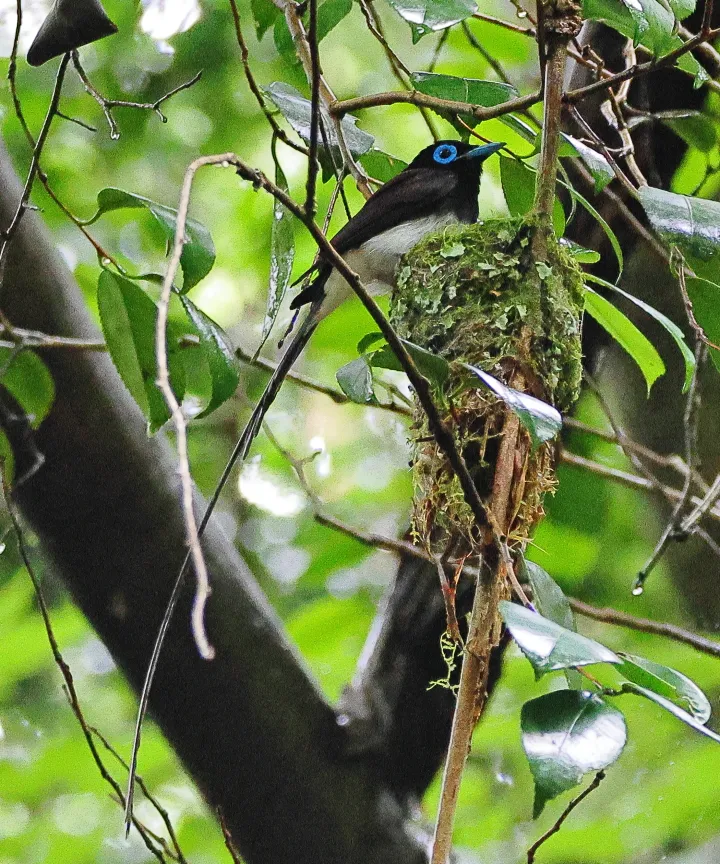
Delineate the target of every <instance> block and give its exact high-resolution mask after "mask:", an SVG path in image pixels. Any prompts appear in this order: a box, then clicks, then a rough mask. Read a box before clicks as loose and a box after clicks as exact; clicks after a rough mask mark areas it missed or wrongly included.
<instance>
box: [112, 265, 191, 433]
mask: <svg viewBox="0 0 720 864" xmlns="http://www.w3.org/2000/svg"><path fill="white" fill-rule="evenodd" d="M98 311H99V312H100V323H101V325H102V330H103V334H104V336H105V341H106V343H107V346H108V351H109V353H110V357H111V358H112V361H113V363H114V364H115V368H116V369H117V370H118V372H119V374H120V377H121V378H122V381H123V383H124V384H125V386H126V387H127V389H128V390H129V391H130V394H131V395H132V397H133V399H134V400H135V401H136V402H137V404H138V406H139V407H140V410H141V411H142V412H143V414H144V415H145V417H146V419H147V421H148V426H149V430H150V432H156V431H157V430H158V429H159V428H160V427H161V426H162V425H163V424H164V423H166V422H167V420H168V419H169V417H170V413H169V411H168V407H167V405H166V403H165V399H164V397H163V395H162V393H161V392H160V390H159V389H158V387H157V384H156V383H155V382H156V380H157V363H156V360H155V326H156V320H157V306H156V305H155V303H153V301H152V300H151V299H150V298H149V297H148V296H147V294H146V293H145V292H144V291H143V290H142V288H140V287H139V286H138V285H136V284H135V283H134V282H130V281H129V280H128V279H123V278H122V277H120V276H117V275H115V274H113V273H110V272H109V271H107V270H103V272H102V273H101V274H100V279H99V280H98ZM168 363H170V357H168ZM180 368H181V367H179V366H177V365H176V366H175V367H174V368H173V369H172V370H171V372H172V373H174V374H173V375H172V377H173V381H172V385H173V390H174V392H175V395H176V397H177V399H178V400H181V399H182V397H183V394H184V389H185V388H184V380H181V379H182V376H181V373H180V371H179V369H180Z"/></svg>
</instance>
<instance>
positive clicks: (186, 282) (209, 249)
mask: <svg viewBox="0 0 720 864" xmlns="http://www.w3.org/2000/svg"><path fill="white" fill-rule="evenodd" d="M97 204H98V209H97V213H95V215H94V216H93V217H92V219H89V220H88V221H87V223H85V224H87V225H92V223H93V222H96V221H97V220H98V219H99V218H100V217H101V216H102V215H103V214H104V213H110V212H112V211H113V210H128V209H131V210H137V209H142V210H147V211H148V212H149V213H152V215H153V216H154V217H155V220H156V221H157V223H158V224H159V225H160V227H161V228H162V229H163V233H164V234H165V237H166V240H167V244H168V248H170V247H171V246H172V244H173V242H174V240H175V220H176V218H177V210H173V209H172V207H166V206H165V205H164V204H158V203H157V202H156V201H151V200H150V199H149V198H144V197H143V196H142V195H135V194H134V193H132V192H126V191H125V190H124V189H116V188H114V187H107V188H105V189H102V190H101V191H100V192H99V193H98V196H97ZM185 235H186V236H185V245H184V246H183V251H182V255H181V256H180V266H181V267H182V271H183V287H182V290H183V293H185V292H186V291H189V290H190V289H191V288H192V287H193V286H194V285H197V283H198V282H199V281H200V280H201V279H203V278H204V277H205V276H207V274H208V273H209V272H210V271H211V270H212V268H213V264H214V263H215V246H214V244H213V240H212V237H211V236H210V232H209V231H208V230H207V228H206V227H205V226H204V225H202V224H201V223H200V222H197V221H196V220H195V219H187V220H186V223H185Z"/></svg>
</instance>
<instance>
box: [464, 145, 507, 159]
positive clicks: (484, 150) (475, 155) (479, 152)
mask: <svg viewBox="0 0 720 864" xmlns="http://www.w3.org/2000/svg"><path fill="white" fill-rule="evenodd" d="M504 146H505V142H504V141H500V142H492V143H491V144H483V145H482V146H481V147H474V148H473V149H472V150H469V151H468V152H467V153H466V154H465V155H464V156H461V157H460V158H461V159H480V160H484V159H487V158H488V156H492V154H493V153H497V151H498V150H502V148H503V147H504Z"/></svg>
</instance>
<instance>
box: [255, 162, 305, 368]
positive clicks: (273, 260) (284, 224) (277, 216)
mask: <svg viewBox="0 0 720 864" xmlns="http://www.w3.org/2000/svg"><path fill="white" fill-rule="evenodd" d="M275 183H276V185H277V186H278V187H279V188H280V189H282V190H283V192H288V191H289V190H288V183H287V180H286V178H285V174H284V172H283V170H282V168H281V167H280V163H279V162H276V163H275ZM294 261H295V232H294V230H293V215H292V213H290V211H289V210H287V209H286V208H285V207H284V206H283V205H282V204H281V203H280V201H278V199H277V198H273V220H272V227H271V228H270V285H269V287H268V296H267V304H266V307H265V318H264V319H263V327H262V334H261V336H260V344H259V345H258V348H257V351H256V353H257V354H259V353H260V350H261V349H262V347H263V345H264V344H265V342H266V340H267V338H268V336H269V335H270V331H271V330H272V328H273V324H274V323H275V319H276V318H277V314H278V312H279V311H280V306H281V304H282V301H283V297H284V296H285V292H286V291H287V288H288V285H289V284H290V276H291V275H292V268H293V262H294Z"/></svg>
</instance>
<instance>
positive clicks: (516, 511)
mask: <svg viewBox="0 0 720 864" xmlns="http://www.w3.org/2000/svg"><path fill="white" fill-rule="evenodd" d="M535 230H537V228H536V226H535V224H534V223H533V222H531V221H522V220H518V219H493V220H488V221H486V222H484V223H479V224H476V225H471V226H461V227H460V226H459V227H452V228H447V229H445V230H444V231H443V232H441V233H439V234H435V235H431V236H429V237H427V238H425V239H424V240H423V241H422V242H421V243H419V244H418V245H417V246H416V247H415V248H414V249H413V250H412V251H411V252H410V253H408V255H407V256H406V257H405V259H404V261H403V262H402V264H401V266H400V269H399V273H398V281H397V288H396V290H395V292H394V293H393V297H392V302H391V312H390V314H391V320H392V323H393V325H394V327H395V328H396V329H397V331H398V333H399V334H400V335H401V336H402V337H403V338H405V339H408V340H409V341H411V342H414V343H415V344H417V345H420V346H421V347H423V348H426V349H428V350H429V351H432V352H433V353H436V354H440V355H442V356H443V357H445V358H446V359H447V360H449V361H463V362H465V363H469V364H471V365H473V366H478V367H480V368H481V369H483V370H485V371H486V372H489V373H490V374H491V375H494V376H495V377H496V378H499V379H500V380H502V381H503V382H504V383H506V384H508V385H509V386H511V387H514V388H515V389H517V390H521V391H524V392H526V393H531V394H532V395H534V396H537V397H538V398H540V399H543V400H545V401H546V402H549V403H551V404H553V405H554V406H555V407H556V408H557V409H558V410H559V411H560V412H561V413H563V412H566V411H567V410H568V409H569V408H570V406H571V405H572V404H573V402H574V401H575V400H576V398H577V395H578V392H579V387H580V380H581V374H582V367H581V346H580V324H581V316H582V285H583V279H582V272H581V270H580V268H579V267H578V265H577V263H576V262H575V261H574V259H573V258H572V257H571V256H570V255H569V254H568V253H567V252H566V251H565V250H564V249H563V248H562V247H561V246H559V245H558V244H557V243H555V242H551V243H550V248H549V249H548V252H547V258H546V260H545V261H542V262H538V261H535V260H533V257H532V253H531V248H532V237H533V232H534V231H535ZM451 368H452V372H451V375H450V377H449V379H448V381H447V383H446V385H445V386H444V388H443V393H442V394H438V396H437V397H436V399H437V400H438V401H439V404H440V406H441V408H442V413H443V417H444V420H445V422H446V423H447V424H448V425H449V427H450V428H451V429H452V431H453V433H454V435H455V439H456V441H457V442H458V445H459V447H460V449H461V452H462V454H463V456H464V458H465V461H466V463H467V465H468V467H469V469H470V471H471V473H472V475H473V478H474V480H475V482H476V485H477V487H478V490H479V491H480V495H481V497H482V498H483V499H484V500H485V501H486V502H487V504H488V506H489V507H493V501H492V497H493V488H494V484H495V482H496V480H495V474H496V472H495V467H496V466H495V460H496V456H497V453H498V448H499V441H500V436H501V434H502V430H503V428H504V426H505V422H506V418H507V415H508V412H509V409H508V408H507V406H506V405H505V404H504V403H503V402H502V401H500V400H499V399H498V398H497V397H495V396H494V395H493V394H491V393H490V392H489V391H488V390H487V389H486V388H485V387H484V386H483V385H481V384H480V382H479V381H478V379H477V378H475V377H474V376H473V375H472V374H471V373H470V372H468V371H467V370H466V369H464V368H463V367H462V366H460V365H459V363H452V364H451ZM411 437H412V444H413V472H414V481H415V501H414V520H413V527H414V531H415V534H416V537H417V540H418V542H420V543H422V544H423V545H424V546H425V547H426V548H427V549H428V550H429V551H431V552H433V553H435V554H442V555H447V554H452V555H453V556H463V557H464V556H466V555H473V553H480V552H481V551H482V547H483V546H484V545H485V544H486V543H487V542H488V540H489V537H488V534H487V528H486V527H485V528H478V526H477V525H476V524H475V520H474V518H473V514H472V513H471V511H470V509H469V507H468V506H467V504H466V503H465V501H464V498H463V493H462V490H461V489H460V486H459V484H458V481H457V478H456V477H455V476H454V474H453V472H452V470H451V469H450V467H449V465H448V464H447V461H446V459H445V457H444V456H443V454H442V453H441V452H440V451H439V449H438V447H437V445H436V444H435V442H434V439H433V438H432V436H431V435H430V434H429V431H428V428H427V422H426V419H425V416H424V413H423V412H422V409H420V408H419V407H418V409H417V410H416V414H415V421H414V423H413V426H412V431H411ZM555 449H556V445H555V444H554V443H552V442H549V443H545V444H542V445H541V446H540V447H538V448H537V449H535V450H533V449H532V448H531V442H530V436H529V434H528V433H527V431H526V430H525V429H522V430H521V433H520V437H519V440H518V446H517V448H516V451H515V457H514V467H513V477H512V486H511V488H512V491H511V496H510V501H509V504H508V507H507V509H506V510H505V512H503V513H500V514H498V513H497V512H496V510H497V508H495V509H494V512H495V514H496V516H497V517H498V522H499V524H500V525H501V527H502V530H503V533H505V534H506V535H507V537H508V541H509V544H510V545H511V546H513V545H518V544H522V543H523V542H524V541H525V540H526V539H527V538H528V537H529V536H530V535H531V533H532V530H533V528H534V527H535V525H536V524H537V523H538V521H539V520H540V519H541V517H542V516H543V499H544V496H545V494H546V493H547V492H551V491H553V489H554V488H555V471H554V461H555Z"/></svg>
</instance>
